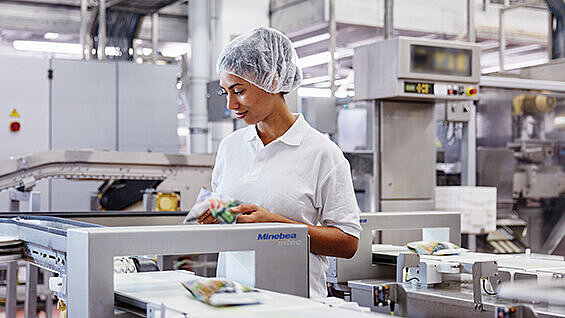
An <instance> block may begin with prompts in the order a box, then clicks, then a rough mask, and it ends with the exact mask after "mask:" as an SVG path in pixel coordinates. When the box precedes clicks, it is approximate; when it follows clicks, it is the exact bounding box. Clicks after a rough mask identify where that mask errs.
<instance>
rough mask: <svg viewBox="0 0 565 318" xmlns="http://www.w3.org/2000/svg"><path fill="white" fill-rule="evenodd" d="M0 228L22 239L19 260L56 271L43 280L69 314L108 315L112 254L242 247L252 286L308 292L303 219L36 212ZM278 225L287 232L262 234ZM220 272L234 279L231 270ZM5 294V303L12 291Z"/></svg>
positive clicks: (111, 296)
mask: <svg viewBox="0 0 565 318" xmlns="http://www.w3.org/2000/svg"><path fill="white" fill-rule="evenodd" d="M87 226H90V227H87ZM0 233H3V234H4V235H10V236H14V237H17V238H19V239H20V240H23V241H24V242H25V243H26V246H27V249H28V250H29V251H30V253H29V255H27V254H26V255H27V256H26V260H27V261H29V262H31V263H33V264H34V265H37V266H40V267H43V268H46V269H48V270H50V271H54V272H57V273H59V277H57V278H55V279H54V280H53V282H50V287H51V286H53V288H54V289H55V291H56V294H57V296H58V297H60V298H63V299H66V302H67V313H68V316H69V317H85V318H88V317H104V318H106V317H113V316H114V293H113V287H114V285H113V277H114V271H113V260H114V257H115V256H133V255H175V254H190V253H196V254H200V253H210V252H218V251H250V252H251V253H250V254H249V257H253V258H254V266H253V268H251V269H248V270H249V271H250V272H251V273H252V274H253V275H254V277H255V287H257V288H262V289H267V290H272V291H278V292H283V293H289V294H293V295H297V296H303V297H308V295H309V276H308V266H309V263H308V261H309V237H308V230H307V227H306V226H304V225H294V224H234V225H208V226H206V225H169V226H132V227H114V228H107V227H99V226H95V225H92V224H85V223H81V222H76V221H67V220H63V219H57V218H48V217H47V218H46V217H43V218H41V217H40V218H39V219H37V218H35V219H34V218H25V219H23V220H12V219H2V222H0ZM281 233H282V234H288V236H290V238H283V239H279V238H278V237H275V238H273V237H268V236H269V235H280V234H281ZM222 238H226V239H222ZM33 251H36V253H34V252H33ZM10 268H11V267H10ZM10 274H13V270H12V271H11V272H10ZM32 274H33V273H32ZM31 278H32V280H33V277H31ZM227 278H228V279H234V280H238V277H227ZM11 295H13V294H9V296H11ZM8 299H9V300H10V301H9V302H8V303H9V306H8V308H10V310H11V308H13V304H14V303H13V298H10V297H8Z"/></svg>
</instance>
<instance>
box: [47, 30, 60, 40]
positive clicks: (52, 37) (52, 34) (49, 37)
mask: <svg viewBox="0 0 565 318" xmlns="http://www.w3.org/2000/svg"><path fill="white" fill-rule="evenodd" d="M58 37H59V33H55V32H47V33H45V34H44V35H43V38H44V39H46V40H55V39H56V38H58Z"/></svg>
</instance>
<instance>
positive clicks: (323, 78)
mask: <svg viewBox="0 0 565 318" xmlns="http://www.w3.org/2000/svg"><path fill="white" fill-rule="evenodd" d="M327 80H329V76H327V75H323V76H317V77H310V78H305V79H303V80H302V85H310V84H315V83H320V82H325V81H327Z"/></svg>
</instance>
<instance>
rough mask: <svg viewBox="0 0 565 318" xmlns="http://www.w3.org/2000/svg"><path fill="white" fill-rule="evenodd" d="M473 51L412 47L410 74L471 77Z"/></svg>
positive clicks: (421, 46) (422, 46)
mask: <svg viewBox="0 0 565 318" xmlns="http://www.w3.org/2000/svg"><path fill="white" fill-rule="evenodd" d="M471 53H472V52H471V50H467V49H455V48H446V47H436V46H425V45H411V46H410V72H412V73H428V74H438V75H451V76H471V62H472V61H471Z"/></svg>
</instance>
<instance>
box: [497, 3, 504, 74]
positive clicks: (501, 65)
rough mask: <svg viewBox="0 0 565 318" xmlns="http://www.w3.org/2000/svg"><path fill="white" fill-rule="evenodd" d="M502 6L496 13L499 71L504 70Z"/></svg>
mask: <svg viewBox="0 0 565 318" xmlns="http://www.w3.org/2000/svg"><path fill="white" fill-rule="evenodd" d="M504 12H506V10H505V9H504V8H500V11H499V13H498V61H499V62H498V64H499V70H498V71H499V72H500V73H503V72H504V51H505V50H506V37H505V35H504Z"/></svg>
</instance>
